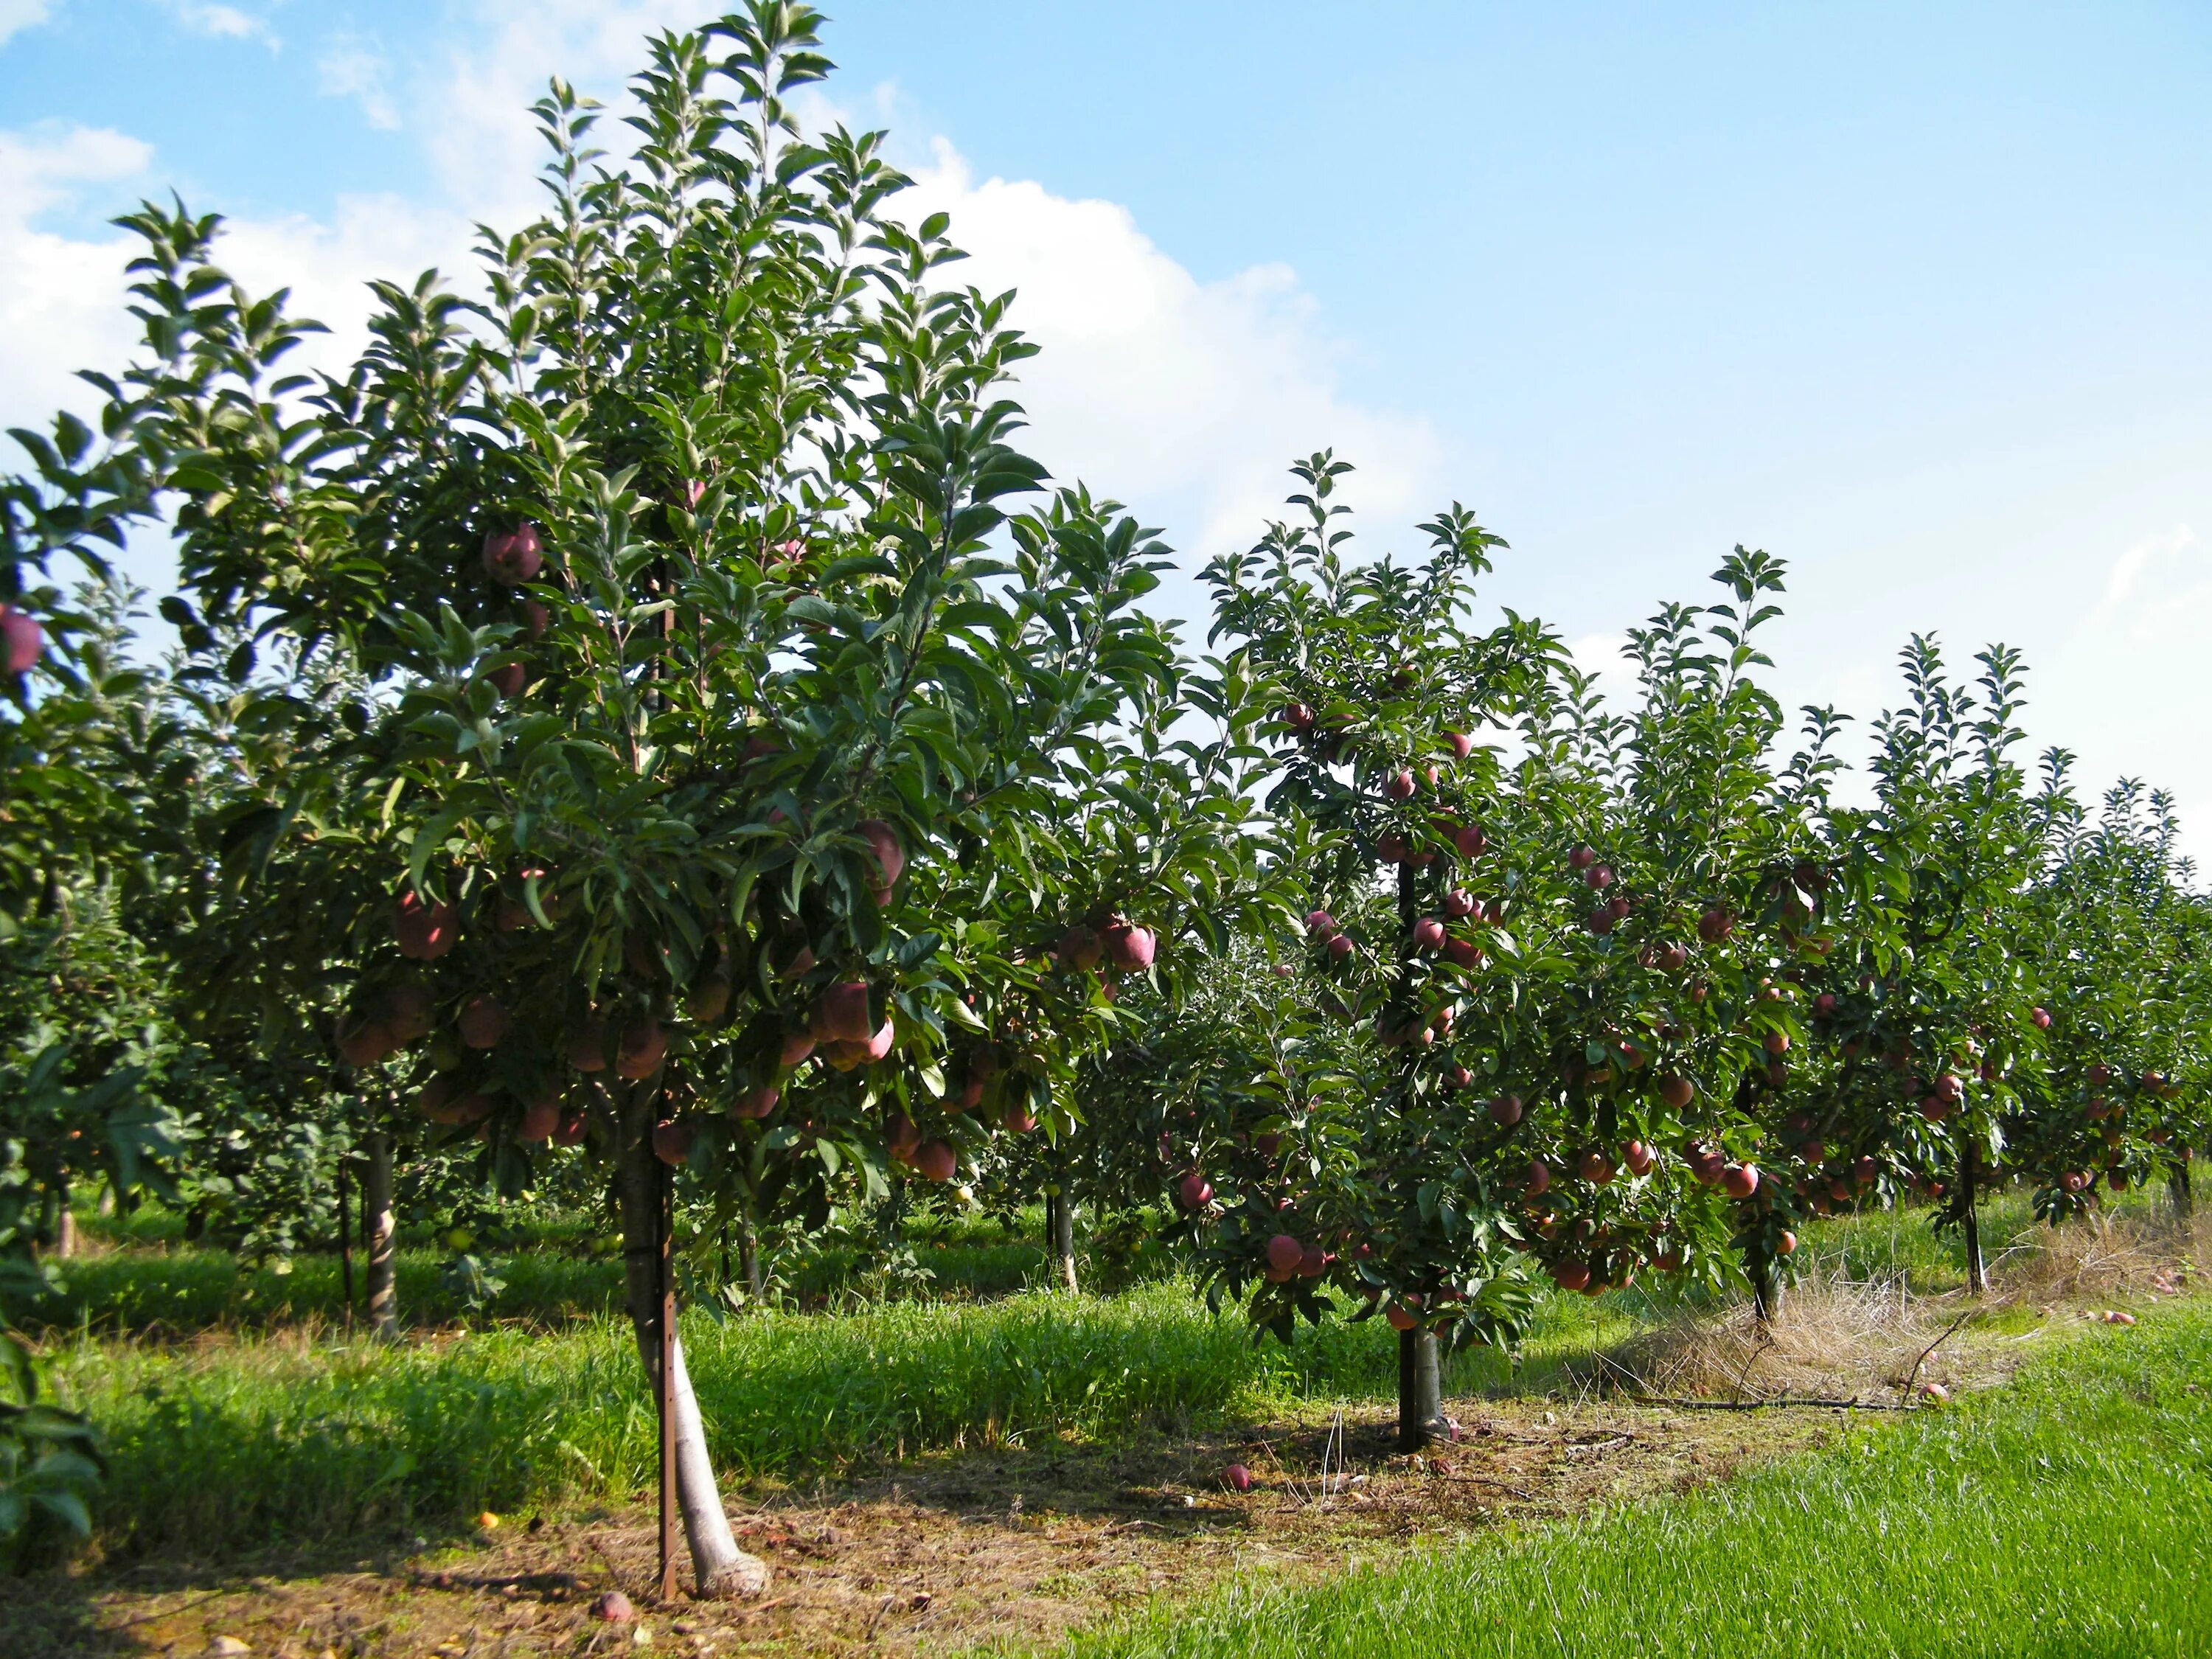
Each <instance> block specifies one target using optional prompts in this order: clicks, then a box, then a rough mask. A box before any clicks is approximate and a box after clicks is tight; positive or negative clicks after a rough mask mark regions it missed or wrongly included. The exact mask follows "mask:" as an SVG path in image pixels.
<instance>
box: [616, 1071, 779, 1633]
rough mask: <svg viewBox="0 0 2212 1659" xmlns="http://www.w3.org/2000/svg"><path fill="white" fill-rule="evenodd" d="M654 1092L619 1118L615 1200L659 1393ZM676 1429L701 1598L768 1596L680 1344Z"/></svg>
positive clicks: (641, 1344) (636, 1095)
mask: <svg viewBox="0 0 2212 1659" xmlns="http://www.w3.org/2000/svg"><path fill="white" fill-rule="evenodd" d="M653 1103H654V1091H653V1089H652V1088H651V1087H650V1086H649V1085H648V1086H647V1087H644V1088H640V1089H637V1090H635V1091H632V1098H631V1099H630V1101H629V1103H627V1105H626V1106H625V1108H624V1109H623V1113H622V1118H621V1134H620V1142H619V1146H620V1149H619V1151H618V1152H617V1155H616V1162H615V1197H616V1202H617V1206H619V1209H620V1212H621V1216H622V1230H623V1289H624V1291H625V1292H626V1300H627V1302H628V1304H629V1317H630V1325H631V1328H632V1329H633V1330H634V1332H635V1334H636V1337H637V1352H638V1358H640V1359H641V1360H642V1361H643V1362H644V1364H645V1375H646V1377H647V1380H648V1381H649V1382H651V1383H652V1384H653V1387H654V1389H655V1390H656V1391H657V1390H658V1389H659V1386H660V1349H661V1343H660V1328H659V1315H660V1273H659V1267H660V1262H659V1241H658V1237H657V1229H658V1227H659V1212H660V1162H659V1159H658V1158H654V1157H653ZM668 1354H669V1376H670V1383H671V1395H672V1396H673V1397H672V1398H671V1400H670V1401H669V1405H670V1415H671V1417H672V1418H673V1419H674V1422H675V1428H676V1501H677V1504H678V1507H680V1508H681V1509H682V1510H683V1512H684V1539H685V1541H686V1542H687V1543H689V1544H690V1547H691V1570H692V1573H693V1576H694V1579H695V1581H696V1583H697V1586H698V1589H697V1594H698V1595H701V1596H724V1595H763V1594H765V1593H766V1591H767V1589H768V1582H769V1570H768V1563H767V1562H765V1561H763V1560H762V1559H759V1558H758V1557H757V1556H752V1555H748V1554H746V1553H744V1551H743V1550H741V1549H739V1548H738V1541H737V1539H736V1537H735V1536H734V1535H733V1534H732V1533H731V1531H730V1518H729V1516H727V1515H726V1514H725V1513H724V1512H723V1510H722V1494H721V1491H720V1488H719V1487H718V1486H716V1485H715V1484H714V1464H713V1463H712V1462H709V1461H708V1456H707V1431H706V1425H704V1424H703V1423H702V1421H701V1420H700V1416H699V1399H698V1396H697V1395H695V1394H694V1393H693V1392H692V1391H691V1378H690V1374H689V1372H688V1371H687V1370H685V1369H684V1345H683V1343H682V1342H681V1341H680V1340H671V1342H670V1344H669V1346H668Z"/></svg>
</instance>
